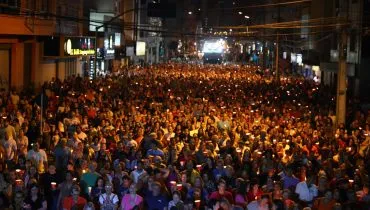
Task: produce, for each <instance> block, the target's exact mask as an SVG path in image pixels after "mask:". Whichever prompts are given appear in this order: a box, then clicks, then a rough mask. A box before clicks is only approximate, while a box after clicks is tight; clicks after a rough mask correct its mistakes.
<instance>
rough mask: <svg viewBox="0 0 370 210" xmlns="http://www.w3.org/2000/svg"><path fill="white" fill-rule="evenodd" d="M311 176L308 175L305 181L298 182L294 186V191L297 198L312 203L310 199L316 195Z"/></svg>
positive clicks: (315, 187)
mask: <svg viewBox="0 0 370 210" xmlns="http://www.w3.org/2000/svg"><path fill="white" fill-rule="evenodd" d="M312 182H313V177H311V176H308V177H307V178H306V180H305V181H302V182H299V183H298V184H297V186H296V188H295V193H297V194H298V196H299V200H301V201H303V202H305V203H307V204H308V205H309V206H310V205H312V201H313V199H314V198H315V197H317V194H318V190H317V186H316V185H314V184H312Z"/></svg>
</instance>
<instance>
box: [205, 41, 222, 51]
mask: <svg viewBox="0 0 370 210" xmlns="http://www.w3.org/2000/svg"><path fill="white" fill-rule="evenodd" d="M224 49H225V41H224V40H222V39H220V40H217V41H205V42H204V45H203V53H223V52H224Z"/></svg>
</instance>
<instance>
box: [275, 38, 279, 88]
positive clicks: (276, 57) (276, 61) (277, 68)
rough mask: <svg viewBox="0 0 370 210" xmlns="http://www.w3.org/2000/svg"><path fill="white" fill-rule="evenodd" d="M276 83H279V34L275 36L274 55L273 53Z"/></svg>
mask: <svg viewBox="0 0 370 210" xmlns="http://www.w3.org/2000/svg"><path fill="white" fill-rule="evenodd" d="M275 59H276V60H275V69H276V72H275V73H276V81H279V33H278V34H277V35H276V53H275Z"/></svg>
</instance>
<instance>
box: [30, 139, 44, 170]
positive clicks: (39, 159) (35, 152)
mask: <svg viewBox="0 0 370 210" xmlns="http://www.w3.org/2000/svg"><path fill="white" fill-rule="evenodd" d="M31 145H32V149H31V150H30V151H28V153H27V160H31V162H32V163H34V164H35V166H36V168H37V171H38V172H39V173H44V172H45V168H47V164H48V158H47V156H46V152H45V151H44V150H43V149H40V145H39V144H38V143H34V144H31Z"/></svg>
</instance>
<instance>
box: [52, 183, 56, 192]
mask: <svg viewBox="0 0 370 210" xmlns="http://www.w3.org/2000/svg"><path fill="white" fill-rule="evenodd" d="M56 188H57V183H56V182H52V183H51V189H53V190H55V189H56Z"/></svg>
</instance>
